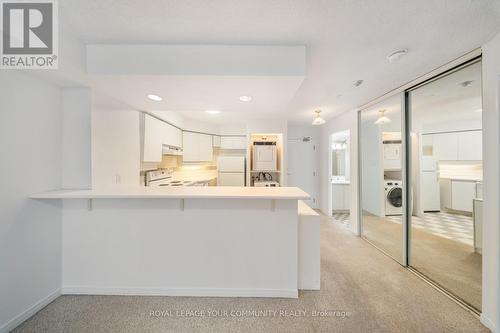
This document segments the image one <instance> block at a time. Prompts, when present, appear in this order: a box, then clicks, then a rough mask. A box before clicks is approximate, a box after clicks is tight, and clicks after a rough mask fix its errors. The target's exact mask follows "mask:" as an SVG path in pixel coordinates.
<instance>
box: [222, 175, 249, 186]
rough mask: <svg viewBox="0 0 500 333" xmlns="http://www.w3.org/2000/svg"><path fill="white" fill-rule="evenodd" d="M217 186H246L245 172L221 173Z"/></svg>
mask: <svg viewBox="0 0 500 333" xmlns="http://www.w3.org/2000/svg"><path fill="white" fill-rule="evenodd" d="M217 185H219V186H245V174H244V173H243V172H219V177H218V178H217Z"/></svg>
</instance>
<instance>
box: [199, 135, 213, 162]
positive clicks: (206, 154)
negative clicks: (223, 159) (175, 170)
mask: <svg viewBox="0 0 500 333" xmlns="http://www.w3.org/2000/svg"><path fill="white" fill-rule="evenodd" d="M198 142H199V153H198V160H199V161H210V162H211V161H213V159H214V150H213V145H212V136H211V135H207V134H198Z"/></svg>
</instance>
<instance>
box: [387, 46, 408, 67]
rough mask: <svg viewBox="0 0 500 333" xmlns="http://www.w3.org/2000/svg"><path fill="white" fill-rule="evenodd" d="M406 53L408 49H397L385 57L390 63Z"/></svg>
mask: <svg viewBox="0 0 500 333" xmlns="http://www.w3.org/2000/svg"><path fill="white" fill-rule="evenodd" d="M407 53H408V49H399V50H394V51H392V52H391V53H389V54H388V55H386V56H385V57H386V58H387V61H389V62H390V63H391V64H392V63H393V62H396V61H398V60H399V59H401V58H402V57H404V56H405V55H406V54H407Z"/></svg>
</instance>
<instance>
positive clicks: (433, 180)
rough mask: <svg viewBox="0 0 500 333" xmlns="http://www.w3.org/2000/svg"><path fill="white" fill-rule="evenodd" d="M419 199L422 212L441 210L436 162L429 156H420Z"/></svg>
mask: <svg viewBox="0 0 500 333" xmlns="http://www.w3.org/2000/svg"><path fill="white" fill-rule="evenodd" d="M421 177H422V178H421V187H420V193H421V195H420V197H421V198H422V210H423V211H424V212H438V211H440V210H441V198H440V189H439V170H438V166H437V161H436V159H434V157H431V156H422V173H421Z"/></svg>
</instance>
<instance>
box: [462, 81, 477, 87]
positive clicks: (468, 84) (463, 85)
mask: <svg viewBox="0 0 500 333" xmlns="http://www.w3.org/2000/svg"><path fill="white" fill-rule="evenodd" d="M472 83H474V80H467V81H464V82H460V83H459V85H461V86H462V87H464V88H467V87H468V86H470V85H471V84H472Z"/></svg>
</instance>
